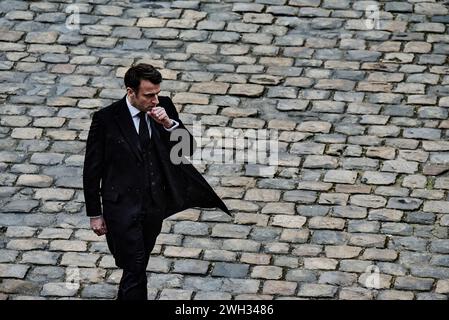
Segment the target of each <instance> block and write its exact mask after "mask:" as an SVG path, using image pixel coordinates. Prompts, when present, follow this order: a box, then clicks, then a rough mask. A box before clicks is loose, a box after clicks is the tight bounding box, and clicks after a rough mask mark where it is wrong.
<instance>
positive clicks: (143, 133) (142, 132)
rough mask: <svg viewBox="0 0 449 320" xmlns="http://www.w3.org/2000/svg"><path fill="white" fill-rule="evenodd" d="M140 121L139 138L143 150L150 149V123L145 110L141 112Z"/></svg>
mask: <svg viewBox="0 0 449 320" xmlns="http://www.w3.org/2000/svg"><path fill="white" fill-rule="evenodd" d="M139 118H140V123H139V140H140V146H141V147H142V149H143V150H148V148H149V146H150V131H148V124H147V120H146V118H145V112H140V113H139Z"/></svg>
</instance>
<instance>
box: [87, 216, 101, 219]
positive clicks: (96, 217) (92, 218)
mask: <svg viewBox="0 0 449 320" xmlns="http://www.w3.org/2000/svg"><path fill="white" fill-rule="evenodd" d="M101 217H102V216H94V217H89V218H91V219H94V218H101Z"/></svg>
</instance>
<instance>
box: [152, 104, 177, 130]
mask: <svg viewBox="0 0 449 320" xmlns="http://www.w3.org/2000/svg"><path fill="white" fill-rule="evenodd" d="M148 115H149V116H150V117H152V118H153V119H154V121H156V122H157V123H160V124H162V125H163V126H164V127H165V128H167V129H168V128H170V127H171V126H172V125H173V121H172V120H171V119H170V118H169V117H168V115H167V112H165V109H164V108H162V107H154V108H152V109H151V110H150V111H149V112H148Z"/></svg>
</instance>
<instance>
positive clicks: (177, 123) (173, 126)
mask: <svg viewBox="0 0 449 320" xmlns="http://www.w3.org/2000/svg"><path fill="white" fill-rule="evenodd" d="M171 121H173V123H174V124H173V125H172V126H171V127H170V128H166V127H164V129H165V130H167V131H168V132H170V131H172V130H174V129H176V128H177V127H178V126H179V122H178V121H176V120H173V119H172V120H171Z"/></svg>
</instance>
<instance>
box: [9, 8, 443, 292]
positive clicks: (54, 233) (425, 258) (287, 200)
mask: <svg viewBox="0 0 449 320" xmlns="http://www.w3.org/2000/svg"><path fill="white" fill-rule="evenodd" d="M63 2H67V1H63ZM370 4H371V2H370V1H347V0H344V1H336V0H322V1H320V0H289V1H286V0H245V1H234V0H232V1H224V2H223V1H222V2H220V1H210V0H209V1H207V0H204V1H163V2H157V3H156V2H155V3H150V2H148V3H146V2H144V1H133V3H132V8H131V7H130V4H129V3H127V2H126V1H125V2H119V1H112V2H111V1H102V0H97V1H89V3H83V4H81V3H80V4H77V6H78V8H79V9H80V14H81V17H80V18H81V19H80V22H81V24H80V26H79V27H80V28H79V29H77V30H72V31H70V30H68V29H67V26H66V20H67V14H66V13H64V12H63V11H64V9H65V8H66V7H67V5H66V4H64V5H61V4H58V3H57V2H36V1H29V2H25V1H3V2H2V3H1V4H0V11H1V12H2V20H1V25H2V27H1V29H2V32H1V33H0V49H1V52H2V59H1V61H0V82H1V83H2V87H1V89H0V100H1V104H2V107H1V108H0V125H1V128H0V150H1V151H0V212H1V214H0V226H1V227H0V247H1V249H0V277H1V282H0V299H11V300H22V299H51V300H52V299H115V297H116V294H117V286H118V283H119V281H120V276H121V271H120V269H118V268H117V267H116V265H115V262H114V259H113V257H112V255H111V254H110V252H109V248H108V244H107V242H106V238H105V237H104V236H102V237H97V236H96V235H95V234H94V233H93V232H92V231H91V230H90V228H89V227H90V226H89V220H88V218H87V217H86V216H85V210H86V208H85V203H84V194H83V190H82V188H83V181H82V174H83V165H84V152H85V147H86V140H87V138H88V132H89V128H90V124H91V119H92V115H93V113H94V112H96V111H98V110H100V109H101V108H103V107H105V106H108V105H110V104H111V103H112V102H114V101H115V100H118V99H120V98H122V97H123V95H124V94H125V91H124V88H123V76H124V74H125V72H126V71H127V69H128V66H130V65H132V64H136V63H138V62H147V63H150V64H153V65H154V66H156V67H157V68H159V69H160V70H161V73H162V75H163V78H164V81H163V82H162V83H161V89H162V92H161V95H163V96H170V97H171V98H172V99H173V102H174V104H175V107H176V108H177V111H178V112H179V114H180V119H182V121H183V122H184V124H185V125H186V127H187V128H188V129H189V130H191V131H192V130H193V131H195V130H196V129H198V127H199V126H197V125H198V123H199V122H201V128H199V129H200V130H198V131H199V132H201V133H202V134H203V136H205V134H206V133H212V136H213V139H211V140H213V141H212V142H211V143H212V144H210V145H207V148H204V147H206V142H205V141H204V140H203V141H197V142H199V143H198V144H199V149H200V151H201V152H202V151H215V150H214V149H213V146H214V143H215V147H217V149H219V150H217V152H213V153H211V152H209V153H207V152H202V154H201V155H202V156H204V157H203V158H202V159H201V160H204V161H201V162H200V163H195V166H196V167H197V168H198V170H199V171H200V172H201V173H202V174H203V175H204V177H205V178H206V180H207V181H208V182H209V183H210V184H211V186H212V187H213V189H214V190H215V191H216V192H217V194H218V195H219V196H220V197H221V198H222V199H223V201H224V202H225V203H226V205H227V206H228V207H229V209H230V210H231V211H232V213H233V215H232V217H229V216H227V215H225V214H224V213H223V212H221V211H220V210H219V209H216V208H193V209H189V210H186V211H184V212H182V213H178V214H177V215H175V216H172V217H170V218H169V219H167V220H166V221H165V222H164V226H163V228H162V233H161V234H160V235H159V237H158V239H157V242H156V246H155V248H154V250H153V252H152V256H151V259H150V263H149V265H148V266H147V273H148V277H149V294H148V297H149V298H150V299H195V300H206V299H223V300H241V299H348V300H352V299H366V300H375V299H379V300H381V299H416V300H426V299H446V300H447V298H448V294H449V289H448V288H449V285H448V282H447V279H448V278H449V259H448V258H447V255H448V253H449V250H448V248H449V243H448V240H447V237H448V229H447V228H448V226H449V209H448V208H449V206H448V204H449V201H448V199H449V197H448V196H449V195H448V192H449V179H448V178H447V173H448V171H449V143H448V142H447V138H448V136H449V135H448V132H447V129H449V121H448V120H447V117H448V114H449V112H448V107H449V98H448V97H447V93H448V84H449V76H448V73H449V71H448V68H447V67H446V65H445V63H446V60H447V54H448V53H449V45H448V44H447V43H448V42H449V38H448V36H447V35H446V31H447V27H448V26H447V25H448V23H449V19H447V14H448V12H449V10H448V7H447V5H446V4H445V3H443V2H441V1H418V0H408V1H384V2H382V3H379V4H378V5H379V6H380V8H379V9H380V19H379V21H378V22H379V23H378V24H376V25H374V26H373V28H371V27H370V25H369V23H368V22H369V19H365V18H369V17H368V16H367V12H366V10H367V6H368V5H370ZM365 20H366V21H365ZM69 31H70V32H69ZM219 133H220V134H221V135H220V134H219ZM222 134H224V135H225V137H226V138H227V139H220V137H221V136H222ZM262 134H266V135H264V136H263V135H262ZM258 135H259V136H258ZM209 136H210V135H209ZM244 136H246V137H247V138H250V137H251V136H253V137H254V136H255V137H258V140H257V142H255V141H254V139H252V140H251V139H240V141H239V140H238V139H237V138H241V137H244ZM268 137H269V138H270V139H271V140H270V141H269V142H268V143H266V142H267V141H264V140H268ZM105 138H106V139H109V138H111V137H105ZM198 138H200V135H199V134H197V135H196V139H197V140H198ZM270 143H271V144H270ZM245 144H246V145H245ZM263 146H265V147H263ZM222 147H223V148H222ZM253 147H257V150H254V148H253ZM268 147H269V148H268ZM252 148H253V149H252ZM249 150H253V151H256V152H253V153H252V154H250V152H247V154H244V155H242V154H241V153H240V154H239V153H238V151H249ZM223 155H224V158H223V157H222V156H223ZM238 156H242V159H237V157H238ZM245 157H246V158H245ZM223 159H225V160H226V162H223V161H222V160H223ZM231 159H232V161H230V160H231ZM237 160H238V161H237ZM124 192H126V190H120V191H119V193H120V194H119V199H121V197H122V193H124ZM119 201H120V200H119ZM374 266H375V267H377V268H379V272H380V276H379V280H380V281H379V288H377V289H376V290H372V289H370V288H369V286H368V282H367V280H369V279H370V278H369V277H370V275H371V273H370V271H369V270H370V268H373V267H374ZM72 268H74V270H77V271H75V273H76V272H78V271H79V277H80V280H81V286H79V287H76V286H73V285H74V283H72V282H71V280H70V279H69V278H70V277H71V276H73V274H70V272H72V271H73V270H72ZM66 281H67V282H66Z"/></svg>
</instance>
